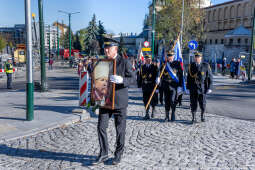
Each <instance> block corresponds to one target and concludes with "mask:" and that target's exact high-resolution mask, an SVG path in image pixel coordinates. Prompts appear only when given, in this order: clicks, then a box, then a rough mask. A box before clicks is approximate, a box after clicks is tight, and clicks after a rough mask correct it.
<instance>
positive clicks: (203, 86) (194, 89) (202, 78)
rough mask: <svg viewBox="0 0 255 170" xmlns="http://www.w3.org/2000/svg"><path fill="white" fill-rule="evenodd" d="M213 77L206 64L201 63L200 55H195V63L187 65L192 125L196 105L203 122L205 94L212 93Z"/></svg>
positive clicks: (197, 53) (194, 119)
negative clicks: (198, 107)
mask: <svg viewBox="0 0 255 170" xmlns="http://www.w3.org/2000/svg"><path fill="white" fill-rule="evenodd" d="M212 82H213V76H212V71H211V68H210V66H209V64H208V63H205V62H202V54H201V53H199V52H196V53H195V62H193V63H191V64H190V65H189V70H188V77H187V89H189V91H190V106H191V113H192V123H195V122H196V112H197V103H199V106H200V109H201V121H202V122H204V121H205V115H204V113H205V108H206V94H209V93H211V92H212V90H211V89H212Z"/></svg>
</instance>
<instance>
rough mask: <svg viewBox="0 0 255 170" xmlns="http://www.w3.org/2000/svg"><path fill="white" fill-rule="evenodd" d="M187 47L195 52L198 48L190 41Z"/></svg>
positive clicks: (195, 43) (196, 44)
mask: <svg viewBox="0 0 255 170" xmlns="http://www.w3.org/2000/svg"><path fill="white" fill-rule="evenodd" d="M188 46H189V49H191V50H195V49H196V48H197V47H198V43H197V42H196V41H194V40H192V41H190V42H189V44H188Z"/></svg>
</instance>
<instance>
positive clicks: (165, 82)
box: [161, 51, 183, 122]
mask: <svg viewBox="0 0 255 170" xmlns="http://www.w3.org/2000/svg"><path fill="white" fill-rule="evenodd" d="M162 68H163V66H162V67H161V70H162ZM182 87H183V71H182V68H181V63H180V62H179V61H174V52H173V51H169V52H168V54H167V65H166V68H165V70H164V73H163V75H162V88H163V90H164V96H165V114H166V117H165V121H166V122H167V121H169V112H170V109H172V112H171V121H175V119H176V117H175V109H176V105H177V98H178V94H179V93H181V91H182Z"/></svg>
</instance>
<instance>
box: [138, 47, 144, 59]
mask: <svg viewBox="0 0 255 170" xmlns="http://www.w3.org/2000/svg"><path fill="white" fill-rule="evenodd" d="M139 60H141V61H144V56H143V51H142V49H140V54H139Z"/></svg>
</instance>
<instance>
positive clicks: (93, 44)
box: [84, 14, 99, 55]
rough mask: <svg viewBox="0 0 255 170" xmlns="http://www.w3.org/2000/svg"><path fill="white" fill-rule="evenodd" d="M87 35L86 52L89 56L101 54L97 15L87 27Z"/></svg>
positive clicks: (85, 40) (85, 41)
mask: <svg viewBox="0 0 255 170" xmlns="http://www.w3.org/2000/svg"><path fill="white" fill-rule="evenodd" d="M86 30H87V34H86V36H85V39H84V44H85V51H86V52H87V54H89V55H97V54H98V52H99V43H98V41H97V36H98V26H97V23H96V15H95V14H94V15H93V17H92V20H91V21H90V22H89V26H88V27H87V29H86Z"/></svg>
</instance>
